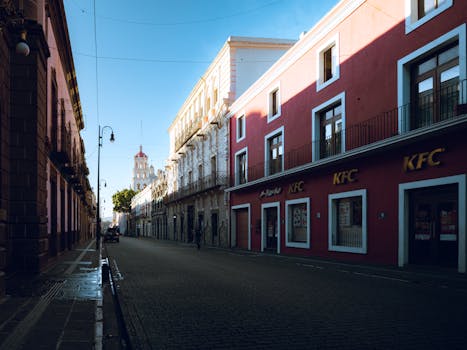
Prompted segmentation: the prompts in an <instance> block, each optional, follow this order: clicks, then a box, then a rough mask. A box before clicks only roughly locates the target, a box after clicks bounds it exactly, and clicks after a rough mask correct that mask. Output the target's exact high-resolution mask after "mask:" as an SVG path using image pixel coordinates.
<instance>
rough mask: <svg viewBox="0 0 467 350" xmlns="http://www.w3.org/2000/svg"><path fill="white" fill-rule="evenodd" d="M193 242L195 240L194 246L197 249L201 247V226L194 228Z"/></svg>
mask: <svg viewBox="0 0 467 350" xmlns="http://www.w3.org/2000/svg"><path fill="white" fill-rule="evenodd" d="M195 242H196V247H197V248H198V250H200V249H201V228H199V227H198V228H197V229H196V230H195Z"/></svg>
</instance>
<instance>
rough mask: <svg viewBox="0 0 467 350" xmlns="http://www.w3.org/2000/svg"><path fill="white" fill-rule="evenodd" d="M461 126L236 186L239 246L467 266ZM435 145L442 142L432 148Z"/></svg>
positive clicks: (465, 144)
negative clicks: (443, 133)
mask: <svg viewBox="0 0 467 350" xmlns="http://www.w3.org/2000/svg"><path fill="white" fill-rule="evenodd" d="M461 135H462V131H459V132H456V133H455V134H453V135H451V138H449V139H448V138H446V137H443V136H440V137H437V138H433V139H430V140H429V141H428V140H422V141H420V142H411V143H407V144H404V145H402V144H394V145H391V147H388V148H387V149H386V150H384V152H382V150H378V152H370V151H369V152H366V153H362V154H361V155H360V156H358V157H352V158H350V157H349V159H348V160H347V159H342V161H340V162H339V164H338V165H336V163H331V162H329V164H324V165H316V166H311V165H310V168H309V169H301V170H300V172H298V171H297V172H296V173H293V172H290V173H289V174H286V176H283V177H281V178H277V179H275V180H270V181H266V180H265V181H263V182H257V183H255V184H252V186H243V187H242V188H239V189H235V188H233V189H231V190H230V191H231V203H232V207H231V216H232V227H231V235H232V243H233V244H232V246H235V247H238V248H242V249H249V250H252V251H261V252H270V253H276V254H289V255H299V256H316V257H324V258H332V259H338V260H343V261H345V260H346V261H354V262H362V263H370V264H371V263H374V264H387V265H399V266H405V265H408V264H411V265H412V264H413V265H427V266H441V267H449V268H453V269H457V270H458V271H459V272H465V271H466V172H467V163H466V162H465V161H460V159H464V157H465V150H467V141H465V140H463V139H462V138H461ZM433 145H436V146H435V147H434V146H433Z"/></svg>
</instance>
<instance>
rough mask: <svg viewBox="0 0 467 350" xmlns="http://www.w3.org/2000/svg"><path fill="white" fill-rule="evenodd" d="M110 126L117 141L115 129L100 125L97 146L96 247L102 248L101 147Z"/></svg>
mask: <svg viewBox="0 0 467 350" xmlns="http://www.w3.org/2000/svg"><path fill="white" fill-rule="evenodd" d="M106 128H108V129H110V130H111V134H110V142H114V141H115V136H114V131H113V129H112V128H111V127H110V126H108V125H106V126H104V127H102V128H101V126H100V125H99V133H98V139H97V142H98V145H99V146H98V148H97V212H96V249H99V248H100V245H101V213H100V207H101V203H100V199H101V198H100V187H101V180H100V167H101V148H102V136H103V135H104V130H105V129H106Z"/></svg>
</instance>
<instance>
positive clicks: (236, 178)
mask: <svg viewBox="0 0 467 350" xmlns="http://www.w3.org/2000/svg"><path fill="white" fill-rule="evenodd" d="M242 154H245V182H244V183H247V182H248V147H244V148H242V149H241V150H238V151H237V152H235V158H234V159H235V185H236V186H237V185H243V184H244V183H241V182H240V172H239V171H240V169H239V162H238V157H239V156H240V155H242Z"/></svg>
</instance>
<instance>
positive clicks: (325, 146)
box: [319, 103, 342, 159]
mask: <svg viewBox="0 0 467 350" xmlns="http://www.w3.org/2000/svg"><path fill="white" fill-rule="evenodd" d="M341 111H342V106H341V104H340V103H339V104H337V105H335V106H332V107H330V108H329V109H327V110H324V111H322V112H321V113H320V133H321V135H320V145H319V150H320V158H321V159H322V158H327V157H331V156H334V155H336V154H339V153H341V150H342V141H341V140H342V112H341Z"/></svg>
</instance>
